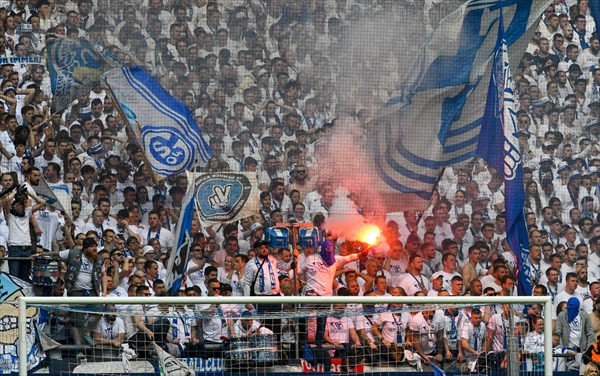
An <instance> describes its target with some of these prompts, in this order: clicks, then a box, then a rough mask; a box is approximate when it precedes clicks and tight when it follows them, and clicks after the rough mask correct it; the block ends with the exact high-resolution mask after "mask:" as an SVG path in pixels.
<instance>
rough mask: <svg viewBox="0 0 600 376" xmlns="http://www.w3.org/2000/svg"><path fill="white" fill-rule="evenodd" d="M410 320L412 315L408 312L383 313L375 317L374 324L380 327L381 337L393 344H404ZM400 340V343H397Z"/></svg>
mask: <svg viewBox="0 0 600 376" xmlns="http://www.w3.org/2000/svg"><path fill="white" fill-rule="evenodd" d="M409 320H410V314H409V313H408V312H401V313H398V314H395V313H391V312H383V313H380V314H378V315H375V316H374V317H373V322H375V323H377V325H379V327H380V329H379V332H380V333H381V336H382V337H383V338H384V339H386V340H388V341H390V342H392V343H402V341H403V339H404V338H405V337H406V326H407V324H408V321H409ZM398 335H400V338H398ZM398 340H400V342H397V341H398Z"/></svg>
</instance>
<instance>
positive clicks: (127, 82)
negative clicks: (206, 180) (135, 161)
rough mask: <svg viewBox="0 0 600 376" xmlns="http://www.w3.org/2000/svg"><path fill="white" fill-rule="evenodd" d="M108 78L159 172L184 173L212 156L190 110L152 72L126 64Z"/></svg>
mask: <svg viewBox="0 0 600 376" xmlns="http://www.w3.org/2000/svg"><path fill="white" fill-rule="evenodd" d="M104 78H105V82H106V84H107V85H108V86H109V88H110V90H111V92H112V94H113V96H114V98H115V100H116V101H117V103H118V104H119V106H120V108H121V109H122V112H123V116H125V117H126V119H127V121H128V122H129V125H130V127H131V128H132V130H133V132H134V134H136V135H137V137H138V140H139V142H140V145H142V147H143V149H144V152H145V154H146V157H147V158H148V161H149V162H150V166H152V169H153V170H154V172H156V173H157V174H158V175H160V176H163V177H167V176H171V175H177V174H180V173H183V172H184V171H186V170H191V169H192V168H193V167H195V166H197V165H200V164H204V163H206V161H207V160H208V159H209V158H210V157H211V150H210V147H209V146H208V144H207V143H206V141H205V140H204V138H203V137H202V134H201V133H200V130H199V129H198V126H197V125H196V122H195V121H194V117H193V115H192V113H191V112H190V110H189V109H188V108H187V107H186V105H185V104H183V103H182V102H181V101H179V100H178V99H176V98H174V97H173V96H171V95H170V94H169V93H168V92H167V91H166V90H165V89H163V87H162V86H161V85H160V84H159V83H158V81H156V80H155V79H154V78H153V77H152V76H150V74H149V73H147V72H146V71H144V70H143V69H142V68H140V67H131V68H130V67H123V68H119V69H113V70H111V71H109V72H107V73H106V74H105V75H104Z"/></svg>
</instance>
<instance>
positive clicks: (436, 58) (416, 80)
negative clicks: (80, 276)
mask: <svg viewBox="0 0 600 376" xmlns="http://www.w3.org/2000/svg"><path fill="white" fill-rule="evenodd" d="M549 3H550V1H549V0H544V1H533V0H504V1H501V0H494V1H489V0H487V1H486V0H470V1H466V2H465V3H464V4H462V5H461V6H460V7H459V8H458V9H457V10H456V11H454V12H453V13H451V14H449V15H447V16H446V17H445V18H444V19H443V20H442V21H441V22H440V25H439V26H438V27H437V29H435V30H434V31H433V34H432V35H431V36H430V38H429V39H428V41H427V42H426V43H425V44H424V45H423V46H422V47H421V49H420V53H419V54H418V55H417V56H415V59H414V63H413V65H412V66H411V68H410V69H409V70H408V71H407V72H406V75H405V77H404V78H403V79H402V80H401V81H402V83H401V85H400V86H399V87H398V89H397V90H396V91H395V92H394V93H393V95H392V98H391V99H390V100H389V101H388V102H387V104H386V108H385V109H384V111H382V112H381V113H380V114H379V118H378V119H377V121H376V122H374V123H376V125H377V128H376V129H375V130H374V132H373V134H374V137H373V138H372V139H370V140H369V142H370V151H371V152H372V153H373V154H374V156H375V157H374V159H375V160H374V162H375V170H376V171H377V173H378V175H379V177H380V178H381V179H382V180H383V181H384V182H385V184H386V185H387V187H389V188H388V190H387V192H385V193H392V191H393V192H394V193H395V194H396V195H397V193H398V192H400V193H403V194H405V199H403V200H401V201H400V200H399V201H398V202H399V206H401V207H399V209H401V210H402V209H404V210H406V209H408V208H410V207H412V208H415V209H423V208H426V207H427V206H428V205H429V199H430V197H431V193H432V190H433V188H434V186H435V185H436V183H437V180H438V176H439V174H440V171H441V169H442V168H445V167H450V166H454V165H457V164H459V163H462V162H465V161H467V160H469V159H470V158H473V157H474V156H475V150H476V148H477V141H478V139H479V131H480V127H481V123H482V109H483V108H484V106H485V98H486V93H487V88H488V84H487V79H483V78H484V77H486V71H487V72H489V70H488V67H489V62H490V61H491V59H492V56H493V53H494V46H495V44H496V38H497V33H496V32H495V30H496V26H497V23H498V19H499V16H500V13H501V12H502V13H503V15H504V17H505V19H506V20H508V28H507V30H506V40H507V45H508V48H509V50H510V51H513V53H514V54H515V56H520V54H522V53H523V52H524V51H525V48H526V46H527V43H528V41H529V39H530V31H531V30H533V28H534V27H535V26H537V24H538V22H539V18H540V16H541V14H542V11H543V9H544V8H545V7H546V5H547V4H549ZM392 195H393V194H392ZM390 198H391V197H390Z"/></svg>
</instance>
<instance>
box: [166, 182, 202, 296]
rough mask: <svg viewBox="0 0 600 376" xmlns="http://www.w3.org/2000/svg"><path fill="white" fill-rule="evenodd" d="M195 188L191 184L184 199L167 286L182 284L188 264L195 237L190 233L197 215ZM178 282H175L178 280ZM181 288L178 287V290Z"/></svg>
mask: <svg viewBox="0 0 600 376" xmlns="http://www.w3.org/2000/svg"><path fill="white" fill-rule="evenodd" d="M194 196H195V194H194V188H193V186H191V185H190V187H189V188H188V191H187V192H186V195H185V197H184V198H183V201H182V210H181V214H180V215H179V222H177V233H176V237H175V239H176V241H177V243H176V244H175V249H174V250H173V251H172V252H171V256H170V257H169V261H168V263H167V275H166V277H165V286H175V285H176V286H178V287H180V286H181V284H182V277H183V274H184V273H185V272H186V266H187V262H188V258H189V253H190V249H191V246H192V242H193V239H192V238H191V235H190V229H191V228H192V219H194V218H195V215H196V206H195V201H196V199H195V197H194ZM176 281H177V283H174V282H176ZM178 289H179V288H177V290H178Z"/></svg>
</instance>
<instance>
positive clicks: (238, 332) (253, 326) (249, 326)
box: [233, 311, 273, 338]
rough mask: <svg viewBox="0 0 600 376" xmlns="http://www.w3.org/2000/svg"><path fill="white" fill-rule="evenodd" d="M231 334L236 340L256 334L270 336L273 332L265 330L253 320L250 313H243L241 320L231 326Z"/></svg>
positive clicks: (259, 323) (258, 322)
mask: <svg viewBox="0 0 600 376" xmlns="http://www.w3.org/2000/svg"><path fill="white" fill-rule="evenodd" d="M233 333H234V335H235V337H236V338H248V337H252V336H255V335H257V334H267V335H272V334H273V331H271V330H270V329H268V328H265V327H264V326H263V325H262V324H261V322H260V321H258V320H254V319H253V318H252V312H251V311H244V312H242V318H241V319H239V320H237V321H236V322H235V324H234V325H233Z"/></svg>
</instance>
